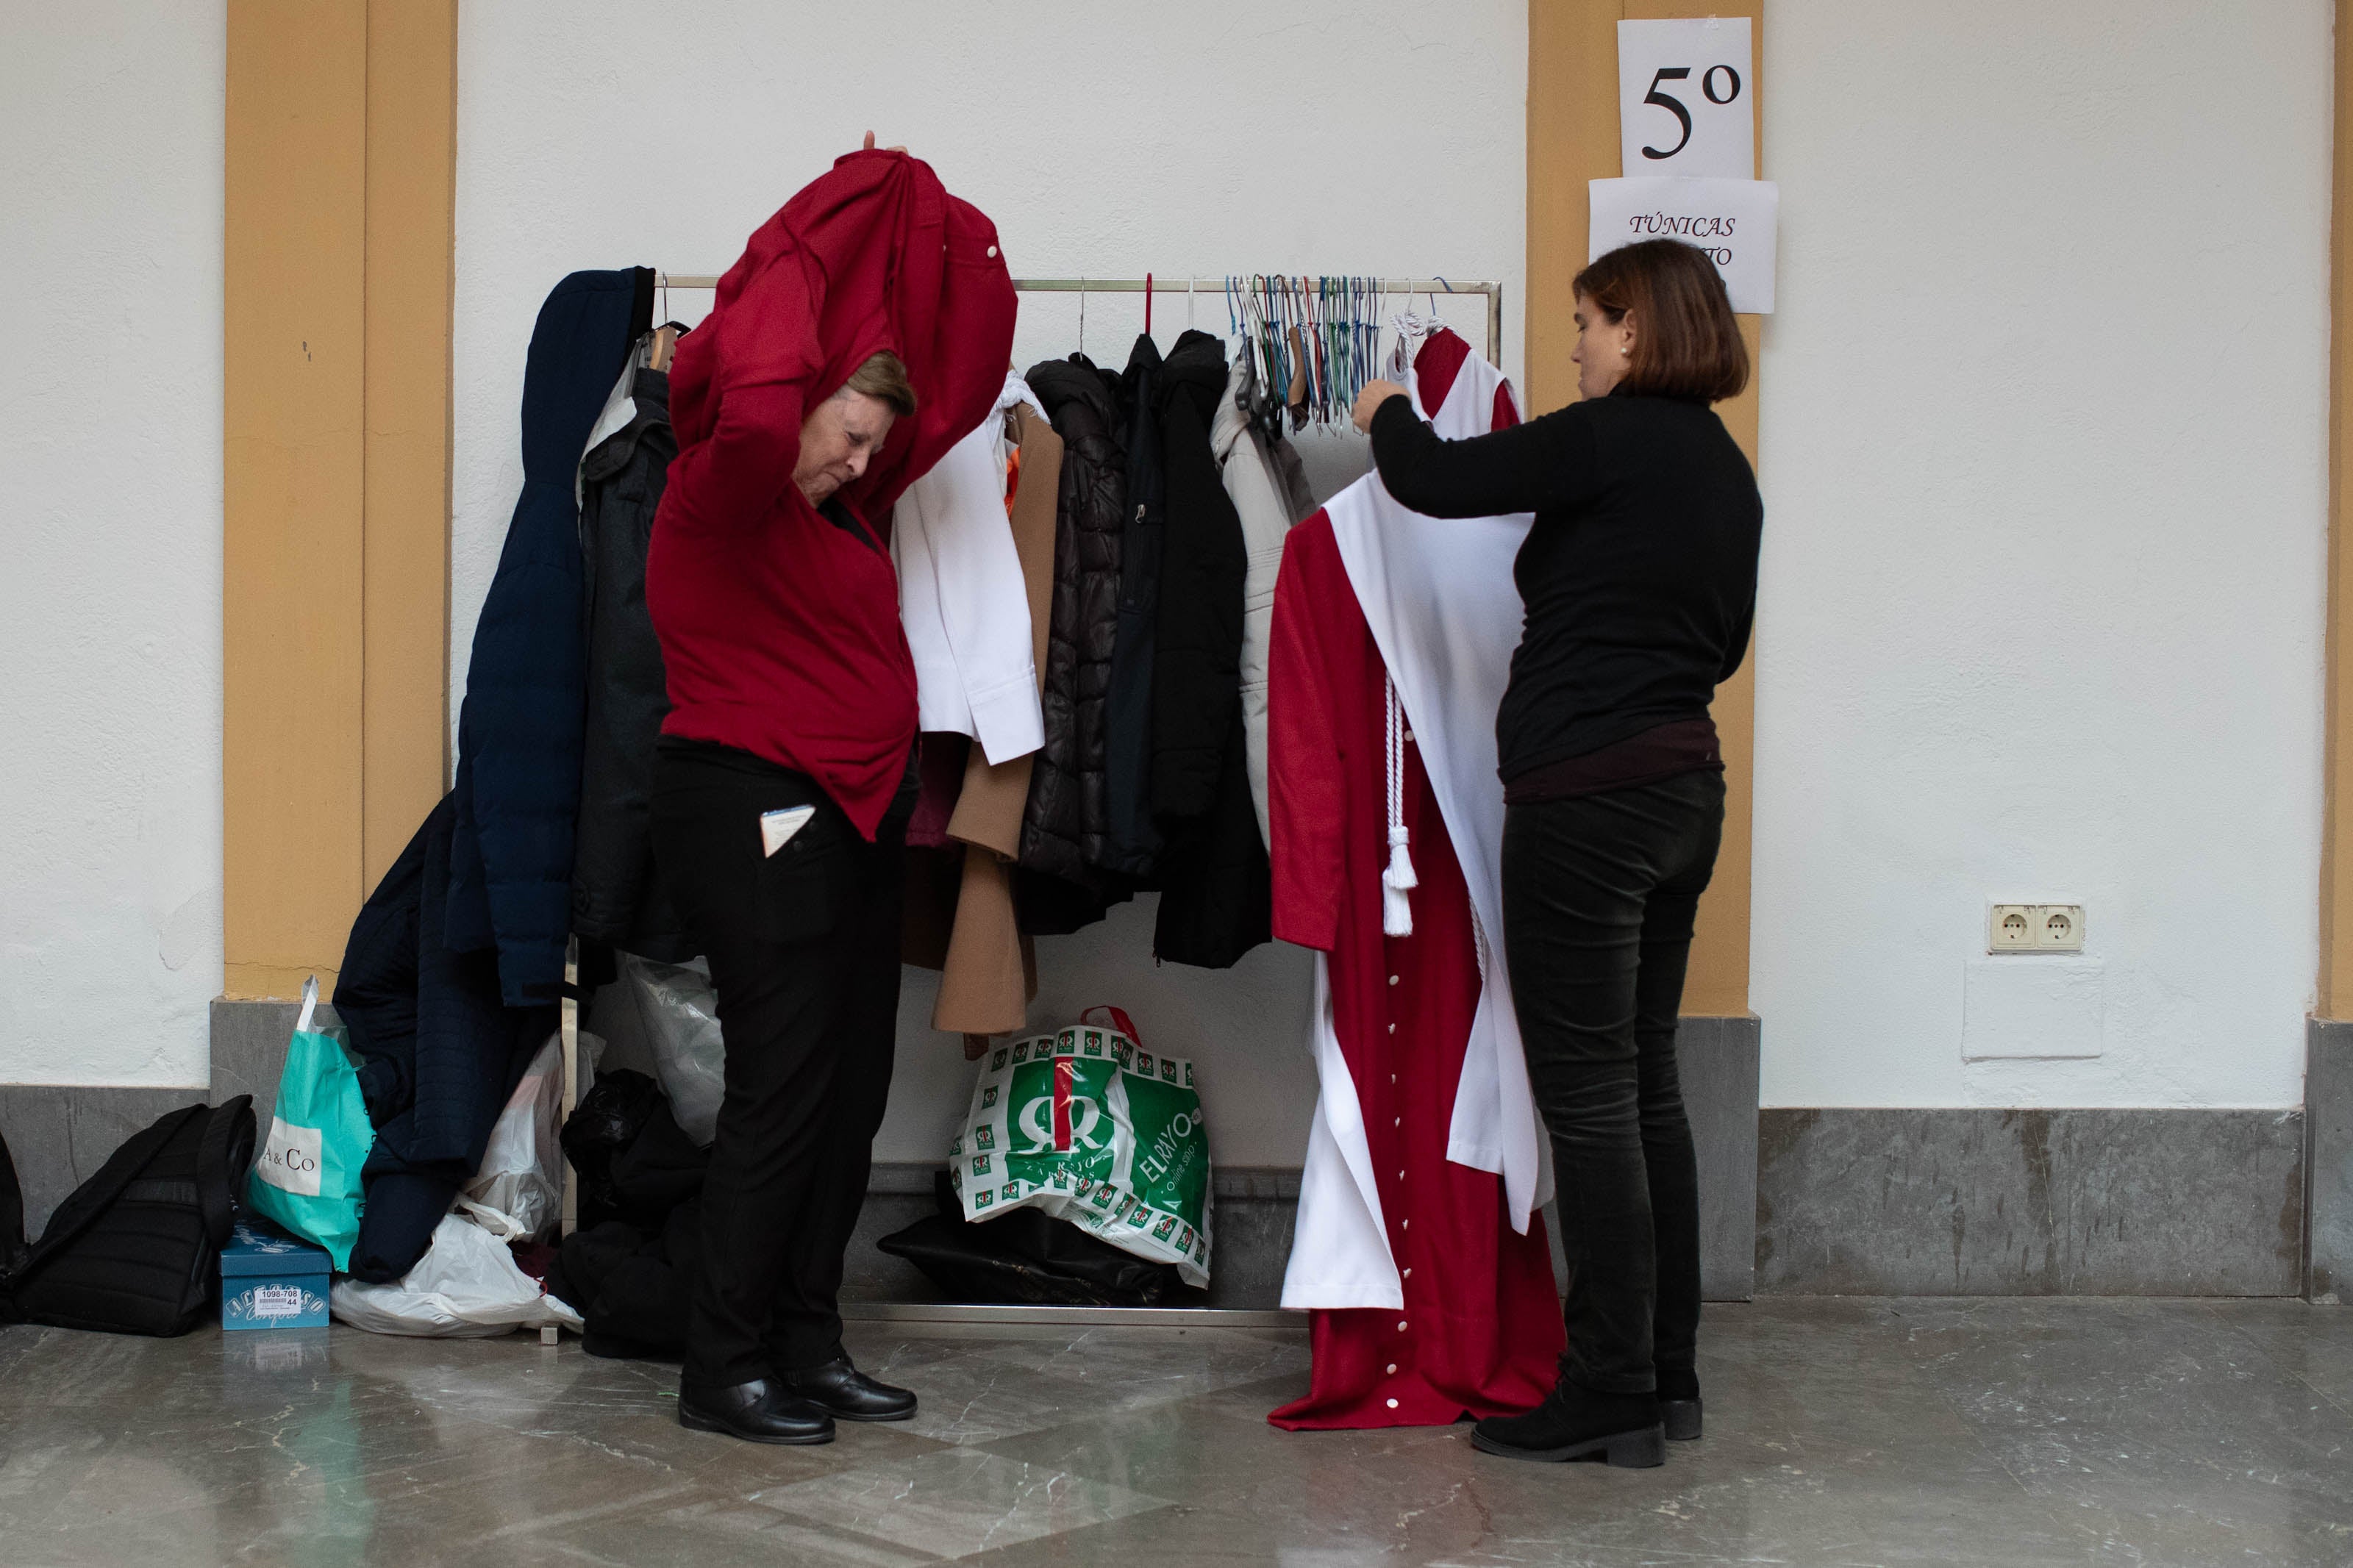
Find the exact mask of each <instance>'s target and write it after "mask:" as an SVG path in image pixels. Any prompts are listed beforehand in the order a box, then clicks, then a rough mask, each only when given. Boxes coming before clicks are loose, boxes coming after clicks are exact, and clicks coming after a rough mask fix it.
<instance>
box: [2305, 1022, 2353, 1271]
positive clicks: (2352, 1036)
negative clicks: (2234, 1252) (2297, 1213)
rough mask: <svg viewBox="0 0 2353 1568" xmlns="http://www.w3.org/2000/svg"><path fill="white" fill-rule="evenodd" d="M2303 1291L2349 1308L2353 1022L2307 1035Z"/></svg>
mask: <svg viewBox="0 0 2353 1568" xmlns="http://www.w3.org/2000/svg"><path fill="white" fill-rule="evenodd" d="M2304 1171H2305V1188H2304V1191H2305V1216H2306V1218H2305V1254H2304V1290H2305V1295H2306V1297H2307V1298H2309V1299H2310V1300H2314V1301H2326V1302H2328V1303H2330V1304H2332V1305H2339V1306H2342V1305H2353V1022H2347V1021H2344V1020H2340V1019H2333V1018H2314V1019H2311V1020H2309V1021H2308V1022H2307V1024H2306V1029H2305V1068H2304Z"/></svg>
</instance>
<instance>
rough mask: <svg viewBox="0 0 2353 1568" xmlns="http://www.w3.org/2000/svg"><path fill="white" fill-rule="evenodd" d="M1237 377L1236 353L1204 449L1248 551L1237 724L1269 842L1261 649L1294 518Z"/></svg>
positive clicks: (1263, 838) (1262, 836)
mask: <svg viewBox="0 0 2353 1568" xmlns="http://www.w3.org/2000/svg"><path fill="white" fill-rule="evenodd" d="M1242 380H1243V367H1242V360H1241V356H1240V355H1239V354H1237V355H1236V356H1235V357H1234V368H1233V370H1232V372H1231V374H1229V375H1228V377H1227V378H1226V395H1225V398H1224V400H1223V401H1222V402H1220V403H1219V405H1218V416H1217V418H1216V419H1215V420H1214V421H1212V422H1211V424H1210V426H1209V449H1210V451H1212V452H1214V453H1215V454H1216V455H1217V458H1218V465H1219V468H1221V469H1222V470H1223V471H1224V474H1225V483H1226V494H1227V495H1228V496H1229V498H1231V499H1232V500H1233V503H1234V510H1236V511H1238V512H1240V514H1241V520H1242V548H1243V549H1244V550H1245V551H1247V552H1249V554H1250V567H1249V570H1248V572H1247V573H1246V574H1244V576H1243V578H1242V730H1243V736H1244V744H1245V748H1246V750H1247V753H1248V757H1249V762H1250V804H1251V805H1254V806H1256V807H1257V808H1258V837H1259V842H1260V843H1261V844H1271V843H1272V842H1274V836H1273V833H1272V832H1271V829H1270V828H1269V827H1268V826H1267V815H1266V650H1267V644H1268V641H1269V639H1270V638H1271V637H1272V636H1273V632H1274V579H1275V577H1276V575H1277V574H1279V573H1280V572H1281V571H1282V541H1283V537H1284V536H1285V535H1286V534H1288V533H1290V531H1291V524H1292V521H1293V519H1292V516H1291V509H1290V508H1289V507H1288V506H1287V505H1285V504H1284V501H1283V499H1282V489H1280V488H1278V487H1277V486H1276V484H1275V482H1274V474H1273V471H1272V469H1271V468H1269V467H1268V464H1267V460H1266V451H1265V449H1264V448H1263V447H1261V446H1260V445H1259V440H1258V437H1257V436H1256V435H1255V434H1253V433H1252V432H1251V430H1250V419H1249V416H1246V415H1245V414H1243V413H1242V411H1241V409H1240V407H1239V406H1237V405H1236V404H1235V401H1234V397H1235V394H1236V393H1238V392H1239V391H1240V389H1241V385H1242Z"/></svg>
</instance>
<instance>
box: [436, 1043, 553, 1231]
mask: <svg viewBox="0 0 2353 1568" xmlns="http://www.w3.org/2000/svg"><path fill="white" fill-rule="evenodd" d="M563 1114H564V1037H563V1036H562V1035H560V1034H558V1035H550V1036H549V1037H548V1038H547V1044H545V1045H543V1046H542V1047H540V1048H539V1055H537V1056H535V1057H533V1058H532V1060H531V1066H530V1067H528V1068H525V1069H524V1070H523V1075H522V1081H521V1082H520V1083H517V1084H516V1085H515V1090H514V1093H513V1094H512V1095H510V1096H509V1097H508V1099H507V1108H506V1109H505V1110H501V1111H500V1112H499V1119H498V1121H496V1122H494V1123H492V1124H491V1141H490V1143H489V1145H488V1146H487V1147H485V1148H484V1149H483V1151H482V1163H481V1167H480V1169H479V1170H477V1171H476V1172H475V1173H474V1179H473V1180H472V1181H470V1182H468V1183H467V1184H466V1190H465V1191H464V1192H462V1193H460V1194H459V1196H458V1206H459V1208H462V1209H464V1210H465V1211H466V1212H467V1213H469V1214H470V1215H474V1217H475V1218H476V1219H478V1220H480V1222H481V1223H482V1225H483V1226H485V1227H487V1228H488V1229H489V1230H491V1232H492V1233H493V1234H495V1235H498V1236H501V1237H508V1238H514V1237H527V1238H530V1239H533V1240H536V1239H538V1238H540V1237H545V1236H549V1235H552V1234H554V1229H555V1226H556V1224H557V1222H558V1221H560V1220H561V1219H562V1218H563V1217H564V1150H563V1148H562V1146H561V1145H560V1144H559V1143H558V1142H556V1134H557V1131H558V1130H559V1129H558V1122H559V1121H560V1120H561V1118H562V1117H563Z"/></svg>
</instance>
